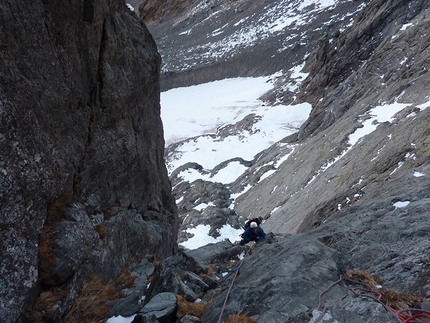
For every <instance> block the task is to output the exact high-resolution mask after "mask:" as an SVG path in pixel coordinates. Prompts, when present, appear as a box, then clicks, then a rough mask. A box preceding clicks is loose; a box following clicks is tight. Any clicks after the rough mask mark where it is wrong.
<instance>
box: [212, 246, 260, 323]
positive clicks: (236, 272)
mask: <svg viewBox="0 0 430 323" xmlns="http://www.w3.org/2000/svg"><path fill="white" fill-rule="evenodd" d="M251 250H252V247H250V248H249V249H248V250H247V252H246V253H245V256H243V258H242V260H241V261H240V262H239V265H238V266H237V267H236V268H234V271H235V273H234V276H233V280H232V281H231V283H230V287H229V288H228V291H227V295H225V299H224V304H223V305H222V308H221V313H220V315H219V318H218V322H217V323H221V318H222V315H223V314H224V309H225V307H226V305H227V299H228V296H229V295H230V292H231V289H232V288H233V284H234V280H235V279H236V277H237V276H238V275H239V274H240V273H239V271H240V267H241V266H242V263H243V261H244V260H245V257H246V256H248V255H249V253H250V252H251Z"/></svg>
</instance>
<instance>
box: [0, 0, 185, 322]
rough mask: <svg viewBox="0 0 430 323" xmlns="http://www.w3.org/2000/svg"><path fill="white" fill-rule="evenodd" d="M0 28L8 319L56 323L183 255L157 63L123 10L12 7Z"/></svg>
mask: <svg viewBox="0 0 430 323" xmlns="http://www.w3.org/2000/svg"><path fill="white" fill-rule="evenodd" d="M0 20H1V21H2V28H1V31H0V44H1V45H0V61H1V63H0V84H1V85H0V123H1V131H0V145H1V153H0V154H1V155H0V218H1V221H0V222H1V225H0V231H1V237H2V239H1V241H2V242H1V255H2V261H1V277H0V286H1V289H0V316H1V318H2V322H6V323H9V322H28V316H29V315H30V312H31V308H32V306H33V304H35V303H36V305H35V306H34V307H33V313H32V314H33V315H36V316H37V317H38V318H39V319H40V320H55V321H60V320H61V318H62V317H63V316H64V315H65V314H66V313H67V312H68V311H69V310H70V308H71V307H72V306H73V302H74V299H75V298H76V297H77V296H78V295H79V294H80V293H81V286H82V282H83V281H85V280H86V279H87V278H88V277H90V276H92V275H96V276H98V277H99V278H100V279H101V280H102V281H104V282H107V280H109V279H110V278H115V277H117V276H118V275H119V274H120V272H121V270H122V268H123V267H125V265H126V264H127V263H129V262H130V261H131V262H133V261H138V260H139V259H141V258H142V257H144V256H145V255H146V254H149V253H151V254H153V255H154V256H156V257H165V256H169V255H171V254H172V253H173V252H174V251H175V249H176V235H177V211H176V205H175V202H174V199H173V198H172V195H171V186H170V182H169V179H168V176H167V171H166V168H165V164H164V160H163V151H164V139H163V128H162V123H161V119H160V105H159V89H160V85H159V70H160V63H161V60H160V56H159V54H158V52H157V47H156V44H155V42H154V40H153V38H152V36H151V35H150V33H149V32H148V30H147V28H146V26H145V25H144V24H143V22H142V21H140V20H139V19H138V18H137V17H136V15H135V14H134V13H133V12H131V11H130V10H129V9H128V8H127V7H126V5H125V3H124V2H123V1H113V0H112V1H110V0H105V1H101V2H94V1H90V0H84V1H82V2H81V1H78V2H74V3H68V4H67V5H65V4H63V3H55V2H52V1H19V2H16V1H15V2H4V3H2V4H1V5H0ZM132 258H133V259H132ZM39 295H40V296H41V297H39ZM48 296H49V297H48ZM43 300H45V303H44V304H43ZM33 321H36V320H33Z"/></svg>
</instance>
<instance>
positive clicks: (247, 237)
mask: <svg viewBox="0 0 430 323" xmlns="http://www.w3.org/2000/svg"><path fill="white" fill-rule="evenodd" d="M265 237H266V233H265V232H264V230H263V228H262V227H260V226H259V225H258V224H257V222H254V221H253V222H251V224H250V225H249V228H248V229H246V231H245V232H244V233H243V235H242V238H243V239H242V240H241V241H240V244H241V245H245V244H247V243H248V242H250V241H255V242H258V241H260V240H263V239H264V238H265Z"/></svg>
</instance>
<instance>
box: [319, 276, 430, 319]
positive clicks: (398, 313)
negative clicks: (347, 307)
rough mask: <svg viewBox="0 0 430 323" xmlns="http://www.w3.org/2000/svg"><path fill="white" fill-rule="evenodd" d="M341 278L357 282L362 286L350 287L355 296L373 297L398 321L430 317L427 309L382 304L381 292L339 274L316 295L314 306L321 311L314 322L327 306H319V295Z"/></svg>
mask: <svg viewBox="0 0 430 323" xmlns="http://www.w3.org/2000/svg"><path fill="white" fill-rule="evenodd" d="M343 280H347V281H350V282H352V283H354V284H359V285H361V286H363V288H351V291H352V292H353V293H354V294H355V295H357V296H362V297H363V296H364V297H369V298H372V299H374V300H375V301H377V302H378V303H380V304H381V305H382V306H383V307H384V308H385V309H386V310H387V311H389V312H391V313H392V314H393V315H394V316H395V318H396V320H397V322H398V323H412V322H414V323H424V322H428V321H427V320H426V321H422V320H417V319H419V318H426V319H430V312H429V311H425V310H423V309H419V308H407V309H402V310H395V309H394V308H392V307H390V306H387V305H386V304H384V303H383V302H382V301H381V298H382V294H381V293H379V292H378V291H375V290H374V289H373V288H372V287H370V286H369V285H367V284H364V283H362V282H360V281H357V280H354V279H351V278H349V277H345V276H342V275H341V276H340V278H339V280H337V281H335V282H334V283H332V284H331V285H330V286H329V287H328V288H326V289H325V290H323V291H322V292H321V293H320V294H319V295H318V307H317V308H316V309H317V310H318V311H319V312H321V314H320V315H319V316H318V318H317V319H316V320H315V322H314V323H319V322H321V320H322V319H323V317H324V315H325V313H326V311H327V306H326V305H324V306H323V307H322V308H321V305H322V304H321V297H322V296H323V295H324V294H325V293H326V292H328V291H329V290H330V289H331V288H332V287H333V286H335V285H336V284H338V283H340V282H341V281H343ZM411 313H417V314H415V315H412V314H411Z"/></svg>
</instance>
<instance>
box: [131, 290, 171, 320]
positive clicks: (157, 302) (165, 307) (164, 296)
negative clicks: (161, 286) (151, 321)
mask: <svg viewBox="0 0 430 323" xmlns="http://www.w3.org/2000/svg"><path fill="white" fill-rule="evenodd" d="M175 310H176V296H175V294H173V293H168V292H164V293H160V294H157V295H156V296H154V297H153V298H152V299H151V301H150V302H149V303H147V304H146V305H145V306H144V307H143V308H142V309H141V310H140V311H139V314H141V315H142V316H147V315H154V316H155V317H156V318H157V320H158V321H159V322H160V323H168V322H171V319H172V317H173V316H174V312H175Z"/></svg>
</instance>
